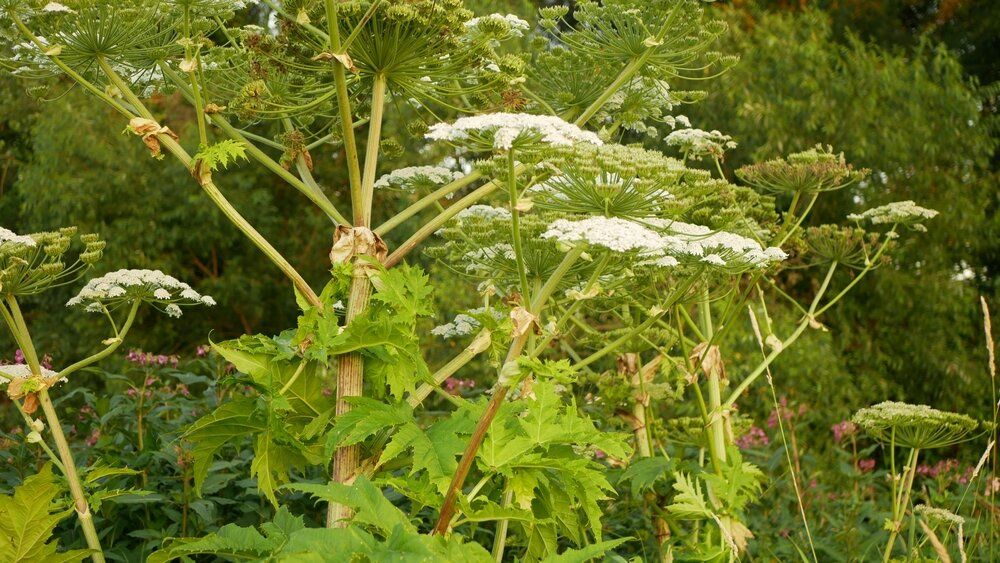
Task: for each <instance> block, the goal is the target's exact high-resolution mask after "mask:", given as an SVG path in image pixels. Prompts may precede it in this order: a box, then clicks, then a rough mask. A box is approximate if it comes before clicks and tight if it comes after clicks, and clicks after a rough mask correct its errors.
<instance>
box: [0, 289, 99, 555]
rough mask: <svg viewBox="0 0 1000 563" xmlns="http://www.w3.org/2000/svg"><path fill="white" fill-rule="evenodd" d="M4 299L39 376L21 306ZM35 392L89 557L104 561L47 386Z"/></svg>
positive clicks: (26, 355)
mask: <svg viewBox="0 0 1000 563" xmlns="http://www.w3.org/2000/svg"><path fill="white" fill-rule="evenodd" d="M4 301H5V302H6V306H7V309H8V310H9V312H10V314H9V317H10V319H11V320H12V321H13V323H12V324H10V326H9V327H8V328H10V329H11V332H12V333H13V335H14V337H15V338H14V339H15V340H16V341H17V343H18V344H19V345H20V346H21V351H22V352H23V353H24V359H25V361H26V362H27V363H28V367H29V368H30V369H31V373H32V374H34V375H36V376H39V377H40V376H41V375H42V366H41V364H40V363H39V362H38V353H37V352H36V351H35V345H34V342H33V341H32V339H31V334H30V333H29V332H28V325H27V324H26V323H25V322H24V315H22V314H21V308H20V307H19V306H18V304H17V299H16V298H15V297H14V296H13V295H10V294H7V295H5V296H4ZM37 396H38V402H39V404H41V406H42V412H43V413H45V422H46V424H48V426H49V430H50V431H51V432H52V439H53V441H54V442H55V444H56V451H57V452H58V453H59V459H60V460H61V461H62V466H61V469H62V471H63V475H64V476H65V477H66V482H67V483H68V484H69V492H70V496H71V497H72V498H73V507H74V508H75V509H76V515H77V518H78V519H79V521H80V527H81V528H83V536H84V538H85V539H86V541H87V547H89V548H90V549H91V550H93V553H92V554H91V558H92V559H93V560H94V562H95V563H104V550H103V549H101V541H100V539H99V538H98V536H97V530H96V528H94V519H93V518H92V517H91V515H90V506H89V505H88V504H87V497H86V495H85V494H84V492H83V485H82V484H81V483H80V477H79V476H78V475H77V472H76V464H75V462H74V461H73V454H72V452H71V451H70V449H69V443H68V442H67V441H66V435H65V434H63V431H62V424H61V423H60V422H59V416H58V415H56V410H55V408H54V407H53V406H52V399H51V398H49V392H48V390H47V389H42V390H41V391H39V392H38V393H37Z"/></svg>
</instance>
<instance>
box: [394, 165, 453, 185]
mask: <svg viewBox="0 0 1000 563" xmlns="http://www.w3.org/2000/svg"><path fill="white" fill-rule="evenodd" d="M463 177H465V174H463V173H462V172H453V171H451V170H449V169H447V168H445V167H443V166H408V167H406V168H400V169H398V170H393V171H392V172H390V173H388V174H385V175H383V176H382V177H381V178H379V179H378V180H377V181H376V182H375V187H376V188H396V189H404V190H413V189H415V188H416V187H418V186H421V185H431V186H439V185H444V184H448V183H450V182H454V181H455V180H458V179H461V178H463Z"/></svg>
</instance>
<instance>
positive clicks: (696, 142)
mask: <svg viewBox="0 0 1000 563" xmlns="http://www.w3.org/2000/svg"><path fill="white" fill-rule="evenodd" d="M664 141H666V142H667V145H670V146H673V147H677V148H678V149H679V150H680V151H681V152H682V153H684V154H685V156H687V157H688V158H691V159H693V160H700V159H701V158H702V157H704V156H714V157H715V158H721V157H722V155H723V154H725V152H726V151H727V150H729V149H735V148H736V142H735V141H733V138H732V137H730V136H729V135H723V134H722V133H720V132H719V131H716V130H712V131H703V130H701V129H678V130H677V131H674V132H672V133H670V134H669V135H667V137H666V138H665V139H664Z"/></svg>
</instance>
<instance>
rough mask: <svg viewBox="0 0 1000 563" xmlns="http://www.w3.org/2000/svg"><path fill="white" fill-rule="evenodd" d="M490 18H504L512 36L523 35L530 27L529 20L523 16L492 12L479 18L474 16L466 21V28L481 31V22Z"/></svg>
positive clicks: (495, 19)
mask: <svg viewBox="0 0 1000 563" xmlns="http://www.w3.org/2000/svg"><path fill="white" fill-rule="evenodd" d="M488 20H494V21H497V20H502V21H505V22H507V25H509V26H510V34H511V36H512V37H521V36H522V35H524V32H525V31H528V28H529V27H530V26H529V25H528V22H526V21H524V20H522V19H521V18H519V17H517V16H515V15H514V14H507V15H503V14H490V15H488V16H480V17H478V18H472V19H471V20H469V21H467V22H465V28H466V29H467V30H469V31H471V32H477V31H479V24H481V23H482V22H484V21H488Z"/></svg>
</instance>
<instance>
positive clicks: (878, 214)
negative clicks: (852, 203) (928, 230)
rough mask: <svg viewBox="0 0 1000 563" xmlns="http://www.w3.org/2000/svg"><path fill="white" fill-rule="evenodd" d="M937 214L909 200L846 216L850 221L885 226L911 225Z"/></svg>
mask: <svg viewBox="0 0 1000 563" xmlns="http://www.w3.org/2000/svg"><path fill="white" fill-rule="evenodd" d="M937 214H938V212H937V211H935V210H933V209H927V208H926V207H920V206H919V205H917V204H916V203H913V202H912V201H910V200H906V201H895V202H892V203H888V204H886V205H881V206H879V207H873V208H871V209H869V210H867V211H863V212H861V213H852V214H850V215H848V216H847V218H848V219H850V220H851V221H866V220H867V221H870V222H871V223H872V224H873V225H885V224H892V223H901V224H905V225H913V224H916V223H919V222H921V221H923V220H924V219H933V218H934V217H936V216H937Z"/></svg>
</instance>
